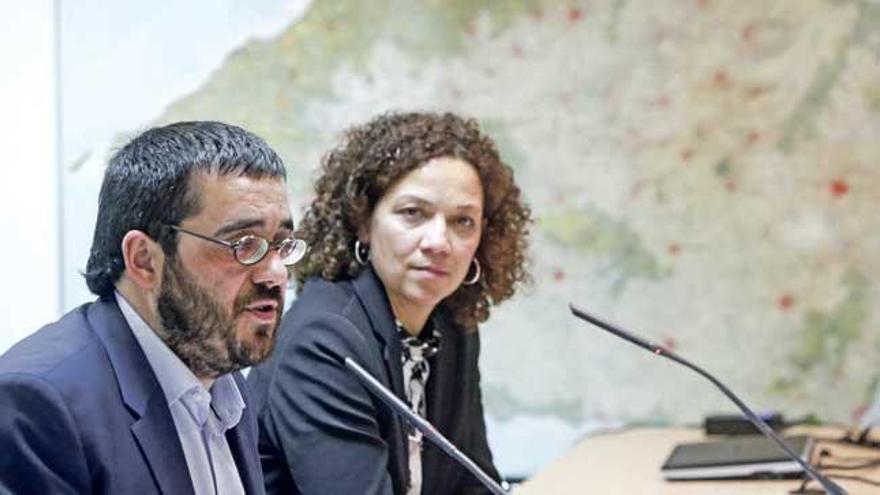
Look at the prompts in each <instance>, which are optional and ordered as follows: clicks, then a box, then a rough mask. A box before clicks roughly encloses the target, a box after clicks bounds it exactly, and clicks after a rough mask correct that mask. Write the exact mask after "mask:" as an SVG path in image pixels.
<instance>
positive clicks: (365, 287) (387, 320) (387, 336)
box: [354, 267, 406, 400]
mask: <svg viewBox="0 0 880 495" xmlns="http://www.w3.org/2000/svg"><path fill="white" fill-rule="evenodd" d="M354 289H355V292H357V295H358V298H359V299H360V300H361V303H362V304H363V306H364V308H365V309H366V312H367V316H368V317H369V318H370V324H371V325H372V327H373V333H375V334H376V337H377V339H378V341H379V343H380V344H382V346H383V349H382V359H383V360H384V361H385V370H386V371H387V372H388V376H389V377H391V390H392V391H393V392H394V394H395V395H397V396H398V397H399V398H400V399H401V400H406V398H405V396H404V390H403V369H402V367H401V365H400V356H401V349H400V336H399V335H397V325H396V324H395V323H394V314H393V313H392V311H391V304H390V303H389V302H388V296H387V295H386V293H385V287H384V286H382V282H381V281H379V278H378V277H376V274H375V273H374V272H373V269H372V268H371V267H366V268H364V269H363V270H362V271H361V273H360V275H358V277H357V278H356V279H355V280H354Z"/></svg>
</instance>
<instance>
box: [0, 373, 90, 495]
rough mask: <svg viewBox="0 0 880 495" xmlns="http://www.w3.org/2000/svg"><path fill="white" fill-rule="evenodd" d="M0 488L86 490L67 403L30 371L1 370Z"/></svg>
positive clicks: (79, 447) (16, 490)
mask: <svg viewBox="0 0 880 495" xmlns="http://www.w3.org/2000/svg"><path fill="white" fill-rule="evenodd" d="M0 493H16V494H18V493H22V494H25V493H28V494H29V493H61V494H66V493H78V494H79V493H90V485H89V474H88V467H87V466H86V462H85V455H84V452H83V445H82V442H81V441H80V439H79V436H78V435H77V433H76V426H75V424H74V421H73V418H72V417H71V415H70V413H69V411H68V409H67V405H66V404H65V402H64V401H63V400H62V398H61V396H60V395H59V394H58V392H57V391H56V390H55V389H54V388H53V387H52V386H51V385H49V384H48V383H47V382H45V381H43V380H42V379H40V378H38V377H35V376H32V375H27V374H22V373H4V374H2V375H0Z"/></svg>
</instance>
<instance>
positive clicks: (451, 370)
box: [248, 268, 498, 495]
mask: <svg viewBox="0 0 880 495" xmlns="http://www.w3.org/2000/svg"><path fill="white" fill-rule="evenodd" d="M433 321H434V322H435V324H436V325H437V327H438V328H437V329H438V330H439V331H440V333H441V343H442V344H441V351H440V353H438V354H437V355H436V356H434V357H433V358H431V377H430V379H429V380H428V388H427V400H428V403H427V407H428V420H429V421H431V422H432V423H433V424H434V425H435V426H436V427H437V428H438V429H439V430H440V431H441V432H442V433H443V435H445V436H446V437H447V438H449V439H450V440H451V441H452V443H454V444H455V445H456V446H457V447H458V448H459V449H461V450H462V451H463V452H464V453H465V454H467V455H468V456H469V457H471V458H473V459H474V460H475V461H476V462H477V464H479V465H480V467H481V468H483V469H484V470H485V471H486V472H488V473H489V474H490V475H491V476H493V477H494V478H496V479H497V478H498V473H497V471H496V470H495V468H494V466H493V465H492V455H491V453H490V451H489V447H488V444H487V443H486V431H485V424H484V422H483V409H482V403H481V397H480V376H479V370H478V368H477V358H478V355H479V345H480V344H479V335H478V334H477V333H476V332H473V333H468V334H466V333H463V332H461V331H459V330H458V329H455V328H453V327H452V326H451V325H450V324H449V322H448V321H445V320H444V319H443V318H442V317H441V316H440V315H434V317H433ZM345 357H352V358H353V359H354V360H355V361H357V362H358V363H359V364H360V365H361V366H363V367H364V368H365V369H366V370H367V371H369V372H370V373H371V374H373V376H375V377H376V378H377V379H379V381H381V382H382V383H383V384H384V385H386V386H387V387H388V388H390V389H391V390H392V391H394V393H395V394H396V395H397V396H398V397H400V398H401V399H403V398H404V388H403V377H402V367H401V348H400V337H399V335H398V333H397V328H396V326H395V324H394V318H393V314H392V312H391V306H390V305H389V303H388V299H387V296H386V294H385V289H384V287H383V286H382V284H381V282H380V281H379V279H378V278H377V277H376V276H375V274H374V273H373V271H372V270H371V269H370V268H366V269H364V270H363V271H362V272H361V274H360V275H359V276H358V277H357V278H356V279H355V280H345V281H338V282H328V281H325V280H321V279H313V280H310V281H309V282H308V283H306V285H305V287H304V288H303V290H302V293H301V294H300V296H299V297H298V298H297V300H296V302H295V303H294V305H293V307H292V308H291V309H290V311H288V313H287V314H286V315H285V318H284V320H283V323H282V326H281V330H280V335H279V337H278V342H277V347H276V349H275V352H274V353H273V355H272V357H271V358H270V359H269V360H268V361H266V362H265V363H263V364H261V365H259V366H257V367H256V368H254V369H253V370H252V371H251V373H250V375H249V376H248V382H249V384H250V385H251V394H252V396H253V398H254V402H255V403H256V408H257V416H258V421H259V423H260V440H259V449H260V457H261V460H262V463H263V471H264V474H265V477H266V488H267V492H268V493H303V494H309V495H311V494H334V495H338V494H367V495H371V494H403V493H405V488H406V484H407V483H406V481H407V479H408V477H409V468H408V462H407V438H406V432H405V429H404V423H403V421H402V420H401V419H400V418H399V417H398V416H396V415H395V414H394V413H393V412H392V411H391V410H390V409H388V408H387V406H385V405H384V404H383V403H382V402H380V401H379V400H378V399H374V398H373V396H372V395H370V393H369V392H368V391H367V390H366V389H365V388H364V387H363V386H362V385H361V384H360V383H359V382H358V381H357V379H356V378H355V377H354V376H353V375H352V374H351V373H350V372H349V371H348V370H347V369H346V368H345V367H344V366H343V365H342V361H343V360H344V358H345ZM425 445H426V446H425V450H424V453H423V473H424V475H423V490H422V494H424V495H441V494H464V493H488V492H487V491H485V490H484V489H483V488H482V486H481V485H479V482H478V481H477V480H476V479H475V478H474V477H473V476H472V475H471V474H470V473H469V472H467V471H466V470H465V469H464V468H462V467H460V466H458V465H457V464H456V463H455V462H454V461H452V460H451V459H448V458H447V457H446V456H445V454H444V453H443V452H442V451H440V450H439V449H437V448H436V447H434V446H433V445H430V444H429V443H428V442H427V440H426V444H425Z"/></svg>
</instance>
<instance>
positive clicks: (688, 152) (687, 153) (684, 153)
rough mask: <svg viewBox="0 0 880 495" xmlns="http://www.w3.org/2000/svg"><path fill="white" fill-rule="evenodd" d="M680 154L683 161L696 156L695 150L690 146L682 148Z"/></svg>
mask: <svg viewBox="0 0 880 495" xmlns="http://www.w3.org/2000/svg"><path fill="white" fill-rule="evenodd" d="M680 156H681V161H683V162H689V161H691V158H693V157H694V150H692V149H690V148H685V149H683V150H681V153H680Z"/></svg>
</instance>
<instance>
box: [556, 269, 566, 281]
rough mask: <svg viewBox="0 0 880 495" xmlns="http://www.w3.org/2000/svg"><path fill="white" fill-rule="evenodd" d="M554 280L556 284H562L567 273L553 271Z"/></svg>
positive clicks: (558, 270) (559, 270)
mask: <svg viewBox="0 0 880 495" xmlns="http://www.w3.org/2000/svg"><path fill="white" fill-rule="evenodd" d="M553 280H555V281H556V282H562V281H563V280H565V272H564V271H562V270H561V269H559V268H557V269H555V270H553Z"/></svg>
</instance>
